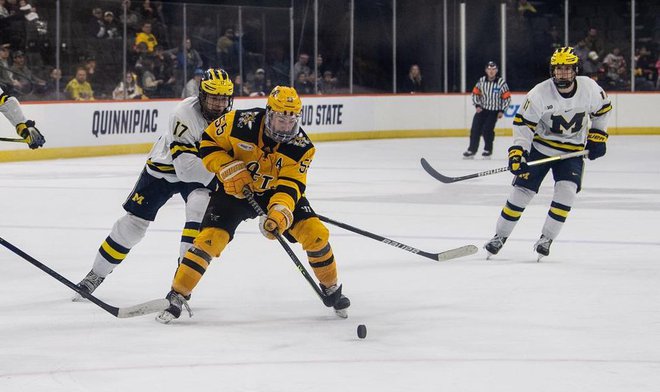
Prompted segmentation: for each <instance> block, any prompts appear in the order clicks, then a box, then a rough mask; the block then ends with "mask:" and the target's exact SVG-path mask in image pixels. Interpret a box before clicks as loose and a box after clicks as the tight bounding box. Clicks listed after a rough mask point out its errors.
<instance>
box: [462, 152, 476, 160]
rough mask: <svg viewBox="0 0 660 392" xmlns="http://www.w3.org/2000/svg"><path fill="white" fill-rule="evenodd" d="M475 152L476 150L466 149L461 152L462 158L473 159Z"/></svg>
mask: <svg viewBox="0 0 660 392" xmlns="http://www.w3.org/2000/svg"><path fill="white" fill-rule="evenodd" d="M476 153H477V152H476V151H470V150H467V151H465V152H464V153H463V159H474V156H475V154H476Z"/></svg>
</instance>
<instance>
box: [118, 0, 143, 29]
mask: <svg viewBox="0 0 660 392" xmlns="http://www.w3.org/2000/svg"><path fill="white" fill-rule="evenodd" d="M124 9H126V21H124ZM118 15H119V22H120V24H124V22H126V26H127V27H128V30H129V34H135V33H137V32H138V31H139V30H140V27H141V26H140V21H141V18H140V14H139V13H138V12H137V11H136V10H135V9H133V8H132V7H131V0H123V1H122V8H121V11H120V12H119V14H118Z"/></svg>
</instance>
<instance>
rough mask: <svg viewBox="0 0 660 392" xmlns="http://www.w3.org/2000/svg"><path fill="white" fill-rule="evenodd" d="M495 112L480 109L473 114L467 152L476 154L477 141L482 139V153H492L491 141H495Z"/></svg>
mask: <svg viewBox="0 0 660 392" xmlns="http://www.w3.org/2000/svg"><path fill="white" fill-rule="evenodd" d="M497 113H498V112H497V110H486V109H482V110H481V111H480V112H479V113H475V114H474V118H473V119H472V129H470V146H469V147H468V150H469V151H472V152H477V150H478V149H479V139H480V138H481V137H482V136H483V138H484V151H490V152H493V140H495V123H496V122H497Z"/></svg>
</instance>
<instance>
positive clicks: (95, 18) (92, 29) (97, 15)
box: [87, 7, 105, 38]
mask: <svg viewBox="0 0 660 392" xmlns="http://www.w3.org/2000/svg"><path fill="white" fill-rule="evenodd" d="M87 31H88V32H89V35H90V36H91V37H95V38H103V35H104V34H105V29H104V28H103V10H102V9H101V8H99V7H95V8H94V9H92V17H91V18H90V20H89V22H88V23H87Z"/></svg>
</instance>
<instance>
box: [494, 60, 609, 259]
mask: <svg viewBox="0 0 660 392" xmlns="http://www.w3.org/2000/svg"><path fill="white" fill-rule="evenodd" d="M578 62H579V59H578V57H577V56H576V55H575V52H574V50H573V48H571V47H563V48H559V49H557V50H555V52H554V53H553V54H552V57H551V59H550V78H549V79H547V80H545V81H544V82H541V83H539V84H537V85H536V86H535V87H534V88H533V89H532V90H531V91H530V92H529V93H528V94H527V97H525V101H524V103H523V104H522V105H521V107H520V110H519V111H518V113H517V114H516V116H515V117H514V120H513V146H511V147H510V148H509V170H510V171H511V172H512V173H513V174H514V175H515V176H516V177H515V179H514V181H513V190H512V191H511V194H510V195H509V198H508V199H507V201H506V204H505V206H504V208H503V209H502V212H501V214H500V217H499V219H498V221H497V225H496V229H495V236H494V237H493V238H492V239H491V240H490V241H488V242H487V243H486V244H485V245H484V248H485V249H486V251H487V252H488V253H489V257H490V255H494V254H497V253H498V252H499V251H500V249H501V248H502V246H503V245H504V243H505V242H506V240H507V238H508V237H509V235H510V234H511V232H512V231H513V228H514V227H515V225H516V223H517V222H518V220H519V219H520V217H521V215H522V213H523V211H524V210H525V207H527V205H528V204H529V202H530V201H531V200H532V198H533V197H534V195H536V193H537V192H538V191H539V187H540V186H541V182H542V181H543V179H544V178H545V176H546V175H547V174H548V172H549V171H550V170H552V175H553V178H554V180H555V186H554V194H553V197H552V203H551V204H550V209H549V210H548V216H547V217H546V220H545V224H544V225H543V229H542V230H541V238H540V239H539V240H538V241H537V242H536V244H535V245H534V250H535V251H536V252H537V253H538V259H539V260H540V258H541V257H543V256H548V255H549V254H550V245H551V244H552V242H553V241H554V240H555V239H556V238H557V236H558V234H559V232H560V230H561V228H562V226H563V224H564V222H565V221H566V218H567V217H568V214H569V211H570V210H571V207H572V206H573V202H574V201H575V197H576V195H577V193H578V192H579V191H580V187H581V185H582V174H583V169H584V159H583V157H581V156H580V157H575V158H570V159H565V160H558V161H553V162H551V163H546V164H542V165H535V166H528V165H527V160H530V161H534V160H538V159H542V158H545V157H548V156H551V155H558V154H564V153H567V152H575V151H582V150H585V149H587V150H589V153H588V157H589V159H590V160H593V159H596V158H599V157H602V156H603V155H605V151H606V148H605V147H606V144H605V143H606V142H607V137H608V135H607V119H608V116H609V114H610V111H611V110H612V105H611V103H610V100H609V98H608V96H607V94H605V92H604V91H603V89H602V88H601V87H600V86H598V84H597V83H596V82H595V81H593V80H592V79H590V78H588V77H586V76H577V72H578ZM585 143H586V146H585Z"/></svg>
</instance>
